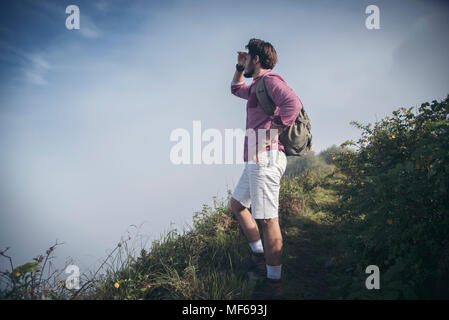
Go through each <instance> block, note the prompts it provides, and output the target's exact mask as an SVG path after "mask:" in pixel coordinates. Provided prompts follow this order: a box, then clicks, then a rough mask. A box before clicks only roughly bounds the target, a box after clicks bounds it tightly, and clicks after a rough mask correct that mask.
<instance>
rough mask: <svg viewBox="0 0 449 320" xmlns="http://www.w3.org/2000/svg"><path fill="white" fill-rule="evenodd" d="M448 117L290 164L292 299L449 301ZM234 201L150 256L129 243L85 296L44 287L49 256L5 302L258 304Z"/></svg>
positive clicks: (399, 119) (16, 277) (284, 212)
mask: <svg viewBox="0 0 449 320" xmlns="http://www.w3.org/2000/svg"><path fill="white" fill-rule="evenodd" d="M448 114H449V97H448V98H446V99H445V100H443V101H440V102H437V101H433V102H432V103H431V104H430V103H425V104H423V105H422V106H421V107H420V108H419V109H418V110H417V114H414V113H413V111H412V108H410V109H404V108H400V109H399V110H397V111H394V112H393V116H392V117H391V118H390V117H387V118H386V119H382V120H381V121H379V122H378V123H376V124H375V125H374V126H372V125H371V124H368V125H366V126H363V125H360V124H359V123H357V122H352V124H353V125H355V126H357V127H358V128H359V129H361V130H362V131H363V132H362V135H361V138H360V139H359V140H358V141H357V142H354V141H347V142H345V143H344V144H342V145H341V146H338V147H337V146H332V147H330V148H329V149H327V150H325V151H323V152H321V153H320V154H318V155H314V154H310V155H308V156H307V157H304V158H301V159H300V158H291V159H289V164H288V169H287V171H286V174H285V175H284V177H283V178H282V183H281V192H280V224H281V231H282V235H283V239H284V255H283V261H282V263H283V279H284V280H286V281H284V283H285V284H286V290H285V296H284V298H285V299H429V298H448V297H449V278H448V274H449V236H448V235H449V233H448V230H449V208H448V206H449V196H448V189H449V185H448V184H449V151H448V150H449V130H448V129H449V123H448V122H449V120H448V119H449V115H448ZM351 145H352V146H356V148H355V149H352V148H349V147H348V146H351ZM229 195H230V191H229V192H228V196H227V198H225V199H222V200H221V201H216V204H215V206H214V207H208V206H203V210H202V211H200V212H197V213H196V214H195V216H194V218H193V221H194V226H193V228H192V230H188V231H184V232H183V233H182V234H180V233H178V231H177V230H172V231H170V232H168V233H167V234H166V235H165V236H164V237H163V238H162V239H160V240H159V241H155V242H153V244H152V246H151V249H149V251H146V250H142V251H141V252H139V253H138V254H134V253H132V250H131V248H129V246H128V242H127V241H123V242H121V243H120V244H119V245H118V246H117V247H116V248H115V249H114V250H113V251H112V252H111V255H110V257H108V259H107V260H106V261H105V263H104V265H103V266H102V267H103V268H104V269H105V270H106V272H105V273H104V274H103V275H101V276H96V274H94V275H92V276H91V277H86V278H85V279H83V281H82V284H81V285H82V286H81V289H80V290H74V289H72V290H68V289H66V288H65V287H64V285H63V283H62V282H61V281H59V282H56V284H53V285H50V282H49V279H47V278H45V277H44V278H42V276H41V275H42V273H43V268H42V267H45V262H46V261H47V260H46V258H47V257H48V256H49V255H51V254H52V252H53V249H52V250H51V251H50V252H49V251H47V253H46V255H43V256H40V257H37V258H36V259H35V261H34V262H33V263H31V264H28V265H25V266H21V267H18V268H12V270H10V271H6V272H2V277H3V279H6V281H7V283H8V288H7V290H4V291H3V292H2V295H3V297H5V298H28V299H29V298H42V295H43V294H44V295H45V297H50V298H75V299H249V298H250V297H251V293H252V291H253V289H254V285H255V280H254V279H251V278H248V274H247V273H246V266H247V263H248V257H249V253H250V249H249V245H248V242H247V241H246V239H245V237H244V235H243V233H242V231H241V229H240V226H239V225H238V222H237V220H236V218H235V217H234V216H233V214H232V212H231V210H230V208H229V207H228V202H229ZM5 252H6V251H3V252H2V255H3V256H5V257H7V256H6V254H5ZM111 261H112V262H111ZM368 265H377V266H378V267H379V269H380V277H381V278H380V279H381V281H380V283H381V287H380V290H367V289H366V287H365V280H366V278H367V277H368V275H367V274H366V273H365V269H366V267H367V266H368ZM43 279H44V280H43Z"/></svg>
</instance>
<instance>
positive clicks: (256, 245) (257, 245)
mask: <svg viewBox="0 0 449 320" xmlns="http://www.w3.org/2000/svg"><path fill="white" fill-rule="evenodd" d="M249 246H250V247H251V250H252V251H253V252H257V253H263V245H262V239H259V240H257V241H254V242H250V243H249Z"/></svg>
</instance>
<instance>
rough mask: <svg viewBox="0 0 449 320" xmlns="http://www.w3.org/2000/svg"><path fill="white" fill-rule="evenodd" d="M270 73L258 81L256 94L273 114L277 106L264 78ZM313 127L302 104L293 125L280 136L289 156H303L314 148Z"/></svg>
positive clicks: (268, 112)
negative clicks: (267, 90) (269, 94)
mask: <svg viewBox="0 0 449 320" xmlns="http://www.w3.org/2000/svg"><path fill="white" fill-rule="evenodd" d="M268 73H269V72H267V73H265V74H264V75H263V76H262V78H261V79H260V81H259V82H258V83H257V87H256V96H257V100H258V101H259V103H260V105H261V106H262V109H263V110H264V111H265V113H266V114H267V115H270V116H271V115H273V114H274V110H275V109H276V106H275V104H274V103H273V101H272V100H271V99H270V97H269V96H268V94H267V92H266V90H265V82H264V78H265V76H266V75H267V74H268ZM311 129H312V125H311V123H310V119H309V116H308V115H307V113H306V110H304V106H302V108H301V111H300V112H299V115H298V117H297V118H296V120H295V122H294V123H293V124H292V125H291V126H289V127H286V128H285V129H284V131H282V133H281V134H280V136H279V140H280V141H281V143H282V145H283V146H284V149H285V154H286V155H287V156H303V155H305V154H307V153H309V152H310V151H313V150H314V148H313V144H312V133H311V132H310V130H311Z"/></svg>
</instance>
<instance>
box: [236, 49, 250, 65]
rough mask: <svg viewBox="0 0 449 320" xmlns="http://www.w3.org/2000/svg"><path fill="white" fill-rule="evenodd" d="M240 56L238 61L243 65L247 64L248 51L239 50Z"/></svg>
mask: <svg viewBox="0 0 449 320" xmlns="http://www.w3.org/2000/svg"><path fill="white" fill-rule="evenodd" d="M237 53H238V56H237V63H238V64H239V65H241V66H245V65H246V59H247V57H248V56H249V54H248V53H246V52H243V51H237Z"/></svg>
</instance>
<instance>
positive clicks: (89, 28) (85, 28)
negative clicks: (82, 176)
mask: <svg viewBox="0 0 449 320" xmlns="http://www.w3.org/2000/svg"><path fill="white" fill-rule="evenodd" d="M80 32H81V35H82V36H84V37H86V38H89V39H96V38H98V37H100V36H101V31H100V29H98V27H97V26H96V25H95V23H94V22H93V21H92V19H91V18H90V17H88V16H86V15H81V21H80Z"/></svg>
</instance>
